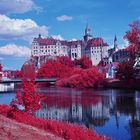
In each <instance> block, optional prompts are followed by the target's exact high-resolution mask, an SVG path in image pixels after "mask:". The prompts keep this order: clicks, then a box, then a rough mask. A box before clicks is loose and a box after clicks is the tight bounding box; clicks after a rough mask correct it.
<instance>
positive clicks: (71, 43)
mask: <svg viewBox="0 0 140 140" xmlns="http://www.w3.org/2000/svg"><path fill="white" fill-rule="evenodd" d="M33 42H38V43H39V44H40V45H56V43H58V42H60V44H61V45H66V46H78V45H81V46H84V41H82V40H76V41H67V40H57V39H54V38H52V37H50V38H41V37H39V38H34V40H33Z"/></svg>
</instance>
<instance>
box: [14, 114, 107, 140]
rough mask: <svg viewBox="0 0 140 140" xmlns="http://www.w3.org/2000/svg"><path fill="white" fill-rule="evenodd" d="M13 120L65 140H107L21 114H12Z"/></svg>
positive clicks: (80, 128) (86, 129) (72, 125)
mask: <svg viewBox="0 0 140 140" xmlns="http://www.w3.org/2000/svg"><path fill="white" fill-rule="evenodd" d="M13 118H14V119H15V120H17V121H19V122H22V123H25V124H29V125H32V126H35V127H37V128H40V129H44V130H45V131H49V132H52V133H54V134H56V135H58V136H60V137H62V138H64V139H66V140H107V139H109V138H107V137H105V136H101V135H99V134H97V133H96V132H94V131H93V130H91V129H88V128H85V127H81V126H78V125H74V124H70V123H63V122H59V121H55V120H44V119H39V118H35V117H33V116H30V115H28V114H26V113H23V112H13Z"/></svg>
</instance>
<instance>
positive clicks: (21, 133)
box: [0, 115, 64, 140]
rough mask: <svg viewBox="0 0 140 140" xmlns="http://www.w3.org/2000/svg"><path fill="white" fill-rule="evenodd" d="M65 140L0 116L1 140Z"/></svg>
mask: <svg viewBox="0 0 140 140" xmlns="http://www.w3.org/2000/svg"><path fill="white" fill-rule="evenodd" d="M13 139H14V140H25V139H26V140H64V139H63V138H60V137H58V136H55V135H54V134H52V133H50V132H46V131H44V130H42V129H38V128H36V127H33V126H30V125H26V124H23V123H19V122H16V121H15V120H12V119H9V118H7V117H4V116H2V115H0V140H13Z"/></svg>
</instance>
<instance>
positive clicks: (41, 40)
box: [33, 37, 57, 45]
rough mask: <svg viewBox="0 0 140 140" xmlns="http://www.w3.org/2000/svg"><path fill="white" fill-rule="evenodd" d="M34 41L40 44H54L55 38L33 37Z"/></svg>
mask: <svg viewBox="0 0 140 140" xmlns="http://www.w3.org/2000/svg"><path fill="white" fill-rule="evenodd" d="M33 41H35V42H38V43H39V44H40V45H55V44H56V42H57V40H55V39H53V38H51V37H50V38H34V40H33Z"/></svg>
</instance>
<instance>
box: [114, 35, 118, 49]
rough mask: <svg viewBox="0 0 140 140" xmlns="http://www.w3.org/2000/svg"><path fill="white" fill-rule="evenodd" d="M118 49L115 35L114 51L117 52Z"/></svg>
mask: <svg viewBox="0 0 140 140" xmlns="http://www.w3.org/2000/svg"><path fill="white" fill-rule="evenodd" d="M117 49H118V44H117V37H116V35H115V38H114V51H117Z"/></svg>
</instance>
